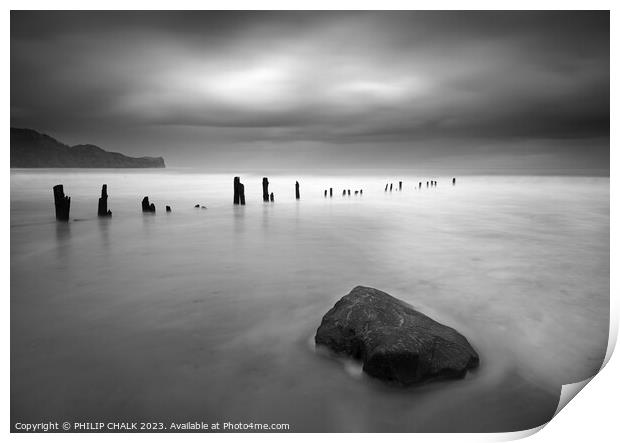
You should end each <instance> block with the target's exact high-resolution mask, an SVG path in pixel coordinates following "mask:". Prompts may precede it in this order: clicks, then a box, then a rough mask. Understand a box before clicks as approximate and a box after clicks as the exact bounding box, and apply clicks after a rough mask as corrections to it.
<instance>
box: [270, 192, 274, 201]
mask: <svg viewBox="0 0 620 443" xmlns="http://www.w3.org/2000/svg"><path fill="white" fill-rule="evenodd" d="M269 199H270V200H271V203H273V192H272V193H271V194H270V195H269Z"/></svg>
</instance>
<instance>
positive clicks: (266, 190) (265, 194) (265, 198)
mask: <svg viewBox="0 0 620 443" xmlns="http://www.w3.org/2000/svg"><path fill="white" fill-rule="evenodd" d="M263 201H264V202H268V201H269V180H267V177H263Z"/></svg>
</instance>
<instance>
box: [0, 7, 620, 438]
mask: <svg viewBox="0 0 620 443" xmlns="http://www.w3.org/2000/svg"><path fill="white" fill-rule="evenodd" d="M7 5H8V8H7V10H6V12H5V14H4V16H3V17H2V25H3V26H2V29H4V30H5V31H4V32H5V39H4V41H3V45H2V52H3V60H5V61H8V60H9V59H10V57H9V54H10V13H9V10H10V9H119V10H120V9H302V10H303V9H332V10H333V9H350V8H351V6H354V9H369V10H370V9H420V10H422V9H508V10H513V9H515V10H516V9H531V10H541V9H605V10H611V14H610V16H611V25H610V29H611V47H612V50H611V79H612V82H611V99H612V100H611V116H612V118H611V122H612V125H611V142H610V145H611V146H615V141H616V139H617V127H618V125H617V123H616V122H617V119H616V120H614V118H613V117H614V116H615V115H616V114H617V112H616V103H617V98H618V91H617V87H615V83H614V81H613V80H614V79H617V78H618V73H619V71H618V51H617V48H618V32H617V30H618V29H619V27H620V20H618V18H617V15H616V11H614V8H613V5H614V3H613V2H612V1H597V0H590V1H587V2H585V1H571V0H564V1H558V0H553V1H549V0H546V1H541V0H536V1H533V0H521V1H503V2H501V4H500V3H498V2H492V1H477V0H472V1H455V0H452V1H450V0H443V1H435V2H429V1H417V2H412V1H405V0H382V1H369V0H357V1H355V2H345V1H336V0H328V1H325V0H314V1H295V2H292V1H288V2H287V1H281V0H280V1H276V0H264V1H261V2H260V3H259V2H257V1H251V0H230V1H227V2H222V1H219V2H216V1H197V0H175V1H174V2H170V1H162V0H151V1H132V0H124V1H121V0H108V1H100V0H97V1H89V2H88V3H85V2H84V1H76V0H63V1H55V2H50V1H43V0H31V1H8V2H7ZM4 66H5V69H4V70H3V72H2V85H3V92H4V94H3V95H4V103H5V106H4V108H3V110H2V113H3V116H4V117H5V118H4V121H5V122H10V69H9V63H8V62H5V65H4ZM614 123H615V124H614ZM4 134H5V137H4V140H5V147H4V149H3V150H2V155H1V156H0V159H1V161H2V167H3V171H4V176H3V182H2V183H3V185H4V186H5V188H4V189H5V191H4V192H2V194H1V197H0V198H1V200H0V208H2V209H1V210H2V212H3V214H2V215H3V216H2V217H1V219H0V220H1V221H0V223H2V234H1V238H2V251H3V255H2V267H1V268H0V269H1V271H0V272H1V273H2V282H4V288H5V290H4V291H2V292H3V297H4V298H3V301H4V310H3V314H4V315H3V322H2V327H3V332H4V334H3V337H2V344H3V356H4V362H3V363H4V364H3V365H2V368H1V371H2V378H3V381H4V383H3V385H2V386H3V388H4V389H3V396H2V398H3V400H4V401H3V402H2V406H1V409H0V414H2V417H3V418H4V423H5V425H4V431H5V432H6V433H8V432H9V430H10V396H9V388H10V372H9V345H10V340H9V334H10V327H9V321H10V299H9V291H10V286H9V283H8V282H9V278H10V251H9V243H10V224H9V218H10V174H9V170H10V169H9V164H10V162H9V149H8V141H9V125H7V126H6V127H5V132H4ZM617 161H618V155H617V153H616V152H614V149H611V171H612V173H613V171H615V170H616V166H617ZM610 186H611V189H610V191H611V202H612V205H611V209H610V210H611V214H610V215H611V226H613V225H614V222H617V221H618V211H617V206H616V205H614V204H613V201H614V197H615V196H617V195H618V186H617V183H616V181H615V180H614V179H611V180H610ZM610 249H611V257H610V260H611V261H610V264H611V269H612V270H614V269H616V270H617V269H619V267H618V266H617V264H618V260H617V251H618V238H617V235H616V233H615V231H614V230H613V229H612V231H611V244H610ZM611 294H612V296H611V327H610V343H609V345H610V346H609V349H608V353H607V358H606V361H607V360H609V357H610V356H611V351H612V350H613V347H614V346H615V342H616V339H617V333H618V309H617V308H618V306H617V300H616V298H617V297H615V296H614V294H618V285H617V279H614V278H613V272H612V273H611ZM617 361H618V358H617V357H616V358H614V359H611V360H610V361H609V362H608V364H607V366H606V367H605V369H604V370H603V371H602V373H600V374H599V375H597V376H595V377H594V378H593V380H592V381H591V382H590V383H589V384H588V386H587V388H586V389H584V391H582V392H581V393H579V394H578V399H577V400H576V401H572V402H570V403H569V404H568V405H567V406H566V407H565V408H564V409H562V411H561V412H560V413H559V414H558V415H557V417H555V418H554V419H553V420H552V421H551V422H550V423H549V424H548V425H547V426H544V430H543V431H542V432H538V433H536V431H537V430H539V429H537V430H531V431H525V432H519V433H507V434H387V435H385V436H378V435H373V434H357V435H346V434H295V436H294V438H295V439H299V440H302V441H304V440H306V441H309V440H314V439H317V438H319V439H325V438H328V439H330V440H331V439H332V438H334V439H338V440H342V439H343V438H344V439H347V440H349V439H351V440H352V439H355V440H356V441H361V442H364V441H371V440H372V441H374V440H376V439H377V438H386V439H389V440H390V443H392V442H397V441H407V442H411V441H412V440H415V441H505V440H512V439H516V438H522V437H526V436H528V435H531V434H535V435H534V436H533V437H530V438H531V441H540V442H549V441H551V442H553V441H562V442H567V441H568V442H572V441H575V442H577V441H579V442H583V441H585V440H586V439H593V440H594V441H606V440H611V439H612V438H613V437H616V438H617V435H618V432H617V431H618V426H617V425H616V420H618V419H617V414H616V412H615V411H616V407H617V399H618V397H616V394H618V392H619V391H620V390H619V386H620V382H619V379H620V364H619V363H618V362H617ZM472 407H475V405H472ZM541 428H543V427H541ZM111 437H112V436H111V435H106V434H77V435H76V434H36V435H26V434H11V436H10V438H16V439H20V440H21V439H41V438H47V439H50V440H58V441H63V442H64V441H67V440H70V441H72V440H74V441H82V440H84V438H88V439H93V440H99V441H107V440H109V439H110V438H111ZM113 438H114V440H115V441H125V440H130V439H131V441H135V440H136V439H137V440H140V441H146V440H147V439H148V440H149V441H151V440H155V441H168V440H170V439H174V440H178V439H184V440H185V439H196V440H201V441H204V439H205V438H208V439H210V440H211V439H216V440H222V441H231V440H232V441H236V440H238V439H248V438H249V439H253V440H255V439H258V440H259V441H273V440H282V441H284V440H285V439H286V441H289V440H290V439H291V435H290V434H206V435H205V434H183V435H180V434H148V435H147V434H139V435H128V434H121V435H118V434H117V435H114V436H113Z"/></svg>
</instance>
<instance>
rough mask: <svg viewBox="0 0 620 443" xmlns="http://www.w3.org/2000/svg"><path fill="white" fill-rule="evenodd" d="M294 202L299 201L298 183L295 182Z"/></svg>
mask: <svg viewBox="0 0 620 443" xmlns="http://www.w3.org/2000/svg"><path fill="white" fill-rule="evenodd" d="M295 200H299V182H297V181H296V182H295Z"/></svg>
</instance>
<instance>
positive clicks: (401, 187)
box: [398, 182, 403, 191]
mask: <svg viewBox="0 0 620 443" xmlns="http://www.w3.org/2000/svg"><path fill="white" fill-rule="evenodd" d="M398 190H399V191H402V190H403V182H398Z"/></svg>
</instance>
